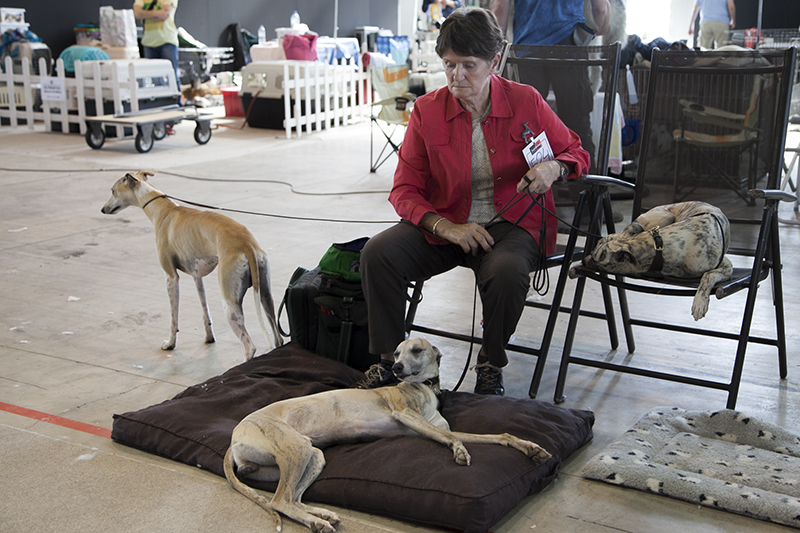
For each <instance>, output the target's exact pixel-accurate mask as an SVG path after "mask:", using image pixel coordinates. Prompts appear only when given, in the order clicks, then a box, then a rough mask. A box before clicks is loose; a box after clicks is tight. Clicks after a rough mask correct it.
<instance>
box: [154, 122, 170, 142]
mask: <svg viewBox="0 0 800 533" xmlns="http://www.w3.org/2000/svg"><path fill="white" fill-rule="evenodd" d="M166 136H167V125H166V123H164V122H156V123H155V124H153V138H154V139H155V140H157V141H160V140H161V139H163V138H164V137H166Z"/></svg>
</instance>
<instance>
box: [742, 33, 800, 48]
mask: <svg viewBox="0 0 800 533" xmlns="http://www.w3.org/2000/svg"><path fill="white" fill-rule="evenodd" d="M757 34H758V30H757V29H756V28H749V29H746V30H733V31H732V32H731V44H735V45H738V46H744V47H745V48H758V49H767V50H783V49H785V48H789V47H791V46H795V47H797V48H800V31H799V30H798V29H797V28H795V29H784V30H761V37H760V38H759V39H758V46H756V35H757Z"/></svg>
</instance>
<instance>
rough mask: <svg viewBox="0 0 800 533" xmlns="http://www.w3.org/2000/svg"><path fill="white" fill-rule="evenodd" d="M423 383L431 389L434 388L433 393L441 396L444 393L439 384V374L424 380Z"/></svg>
mask: <svg viewBox="0 0 800 533" xmlns="http://www.w3.org/2000/svg"><path fill="white" fill-rule="evenodd" d="M422 384H423V385H427V386H428V387H430V388H431V389H433V393H434V394H435V395H436V397H437V398H439V397H440V396H441V395H442V388H441V387H440V386H439V376H435V377H432V378H431V379H426V380H425V381H423V382H422Z"/></svg>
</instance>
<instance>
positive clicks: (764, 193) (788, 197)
mask: <svg viewBox="0 0 800 533" xmlns="http://www.w3.org/2000/svg"><path fill="white" fill-rule="evenodd" d="M747 196H749V197H750V198H764V199H766V200H780V201H781V202H796V201H797V196H796V195H794V194H792V193H790V192H786V191H781V190H780V189H750V190H749V191H747Z"/></svg>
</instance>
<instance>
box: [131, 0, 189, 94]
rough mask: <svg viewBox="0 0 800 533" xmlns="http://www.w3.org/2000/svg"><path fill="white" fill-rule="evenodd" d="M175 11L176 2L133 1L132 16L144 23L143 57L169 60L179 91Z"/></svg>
mask: <svg viewBox="0 0 800 533" xmlns="http://www.w3.org/2000/svg"><path fill="white" fill-rule="evenodd" d="M177 9H178V0H134V2H133V16H134V17H136V18H137V19H140V20H142V21H144V34H142V48H143V50H144V57H145V58H147V59H169V60H170V61H171V62H172V67H173V68H174V69H175V82H176V83H177V84H178V91H180V87H181V79H180V76H179V75H178V28H177V26H175V11H177ZM181 100H183V97H181Z"/></svg>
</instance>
